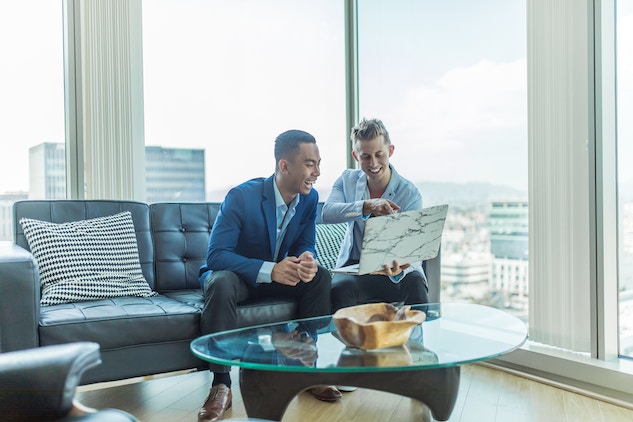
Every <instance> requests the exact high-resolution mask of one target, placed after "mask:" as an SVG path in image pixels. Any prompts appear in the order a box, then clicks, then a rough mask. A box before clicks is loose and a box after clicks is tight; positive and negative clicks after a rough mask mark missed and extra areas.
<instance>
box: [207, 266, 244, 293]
mask: <svg viewBox="0 0 633 422" xmlns="http://www.w3.org/2000/svg"><path fill="white" fill-rule="evenodd" d="M238 283H241V280H240V278H239V277H238V276H237V274H235V273H234V272H231V271H213V272H212V273H210V274H209V275H207V276H206V277H205V279H204V284H203V285H204V295H205V296H211V295H213V296H216V297H217V296H223V297H227V296H230V295H235V294H237V287H238Z"/></svg>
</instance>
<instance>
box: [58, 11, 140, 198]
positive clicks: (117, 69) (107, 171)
mask: <svg viewBox="0 0 633 422" xmlns="http://www.w3.org/2000/svg"><path fill="white" fill-rule="evenodd" d="M67 1H68V3H72V5H73V7H74V8H75V10H76V14H75V17H76V19H75V20H74V37H75V38H74V46H75V51H76V52H77V53H78V57H80V61H79V65H78V66H76V67H75V69H76V72H75V75H74V76H75V78H76V79H77V80H76V83H75V84H74V87H75V89H76V90H77V91H78V92H77V93H76V94H75V98H76V99H78V101H77V104H76V106H77V108H78V109H80V110H79V111H78V112H77V114H76V116H77V122H76V128H77V130H76V152H77V154H80V153H81V152H83V169H84V171H83V176H84V177H85V179H84V180H83V183H81V182H82V181H81V180H78V181H77V182H76V183H77V184H79V185H83V184H85V189H86V190H85V198H90V199H135V200H144V199H145V149H144V144H145V140H144V129H143V89H142V85H143V79H142V70H143V69H142V40H141V0H84V1H73V0H67ZM70 149H71V151H73V150H75V148H72V144H71V148H70ZM78 159H81V156H79V158H78ZM78 167H79V168H81V165H79V166H78ZM78 179H81V175H80V176H78ZM78 196H80V194H78Z"/></svg>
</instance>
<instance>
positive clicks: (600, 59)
mask: <svg viewBox="0 0 633 422" xmlns="http://www.w3.org/2000/svg"><path fill="white" fill-rule="evenodd" d="M133 1H138V2H140V1H141V0H133ZM539 1H549V0H534V1H527V2H526V3H528V6H527V9H528V12H527V13H528V19H529V20H531V21H532V24H536V25H538V20H539V18H540V16H539V15H538V14H537V13H534V9H533V3H538V2H539ZM567 1H570V0H567ZM582 4H584V5H586V7H587V10H588V12H587V15H588V16H589V18H590V20H589V22H577V23H578V24H580V25H586V26H587V33H586V34H585V35H587V36H586V40H585V42H586V43H587V53H588V60H589V63H588V65H589V69H590V71H589V78H588V81H587V92H586V95H587V98H588V101H589V110H588V111H587V112H588V115H589V116H590V118H589V122H588V125H589V127H588V129H587V130H588V133H589V136H588V138H589V139H588V147H589V156H590V159H589V161H588V162H587V163H575V164H577V165H586V166H587V170H588V172H589V180H588V181H586V182H580V183H586V184H585V185H584V189H588V191H589V192H588V195H589V204H588V209H589V222H590V224H589V225H590V226H589V239H588V241H589V245H590V251H589V256H588V259H589V260H590V268H591V271H590V297H591V298H593V299H592V300H591V301H590V310H589V312H590V323H591V328H590V330H591V356H582V355H578V354H574V353H567V352H563V351H559V350H551V349H549V348H547V347H543V346H539V345H535V344H531V343H530V342H528V343H527V344H526V345H524V346H523V347H522V348H520V349H519V350H517V351H515V352H513V353H512V354H509V355H507V356H505V357H502V358H499V359H495V360H493V361H492V363H494V364H497V365H500V366H503V367H506V368H509V369H516V370H520V371H523V372H526V373H531V374H535V375H538V376H540V377H542V378H543V379H547V380H550V381H554V382H564V383H566V384H568V385H574V386H577V387H578V388H583V389H585V390H590V391H593V392H595V393H596V394H603V395H605V396H608V397H611V398H615V399H622V400H625V401H631V397H633V363H632V362H631V361H629V360H627V359H621V358H618V357H617V350H618V345H617V344H618V329H617V321H618V299H617V259H616V258H615V257H616V256H617V253H614V251H615V252H617V244H618V242H617V236H618V234H617V223H616V222H617V206H616V199H617V195H616V179H615V177H616V172H614V169H617V166H616V164H617V163H616V157H617V155H616V145H615V126H614V124H615V91H614V86H615V82H614V80H613V78H612V75H614V69H615V68H614V62H615V56H614V54H615V53H614V49H613V43H614V40H613V38H614V33H615V21H614V20H615V16H614V13H613V10H614V8H615V6H614V4H615V1H614V0H584V2H583V3H582ZM79 5H80V0H64V46H65V47H64V66H65V82H66V86H65V99H66V101H65V108H66V151H67V161H66V162H67V184H68V188H67V192H68V196H69V198H70V199H83V197H84V177H83V173H84V162H83V155H84V154H83V147H82V142H81V139H80V136H81V135H80V134H81V132H82V108H81V104H82V98H81V81H79V80H78V78H77V73H78V69H80V65H81V61H82V56H81V54H80V49H79V48H78V45H79V41H78V34H79V32H80V29H81V27H80V24H79V22H78V20H77V9H78V8H79ZM357 5H358V3H357V0H345V2H344V7H345V8H346V11H345V16H346V22H345V32H346V48H345V50H346V69H345V72H346V85H347V86H346V110H347V113H346V124H347V126H348V127H347V130H348V133H349V130H350V129H351V126H352V124H353V123H354V122H355V121H356V119H357V117H358V57H357V55H358V49H357V37H358V34H357V22H356V19H357V16H356V10H357ZM138 30H139V31H140V28H138ZM545 58H546V57H545V56H544V55H543V56H542V57H540V59H545ZM141 68H142V66H141ZM574 71H576V70H574ZM141 77H142V76H141ZM134 119H140V120H141V121H140V123H141V124H142V113H141V114H140V115H138V114H135V115H134ZM141 138H142V137H141ZM343 138H344V139H347V134H345V136H344V137H343ZM140 142H141V145H144V139H140ZM347 143H348V144H349V142H347ZM349 155H350V154H348V160H349V161H348V165H349V167H353V166H354V163H353V161H352V160H351V158H350V157H349ZM135 177H140V176H138V175H137V176H135ZM140 183H143V181H140ZM581 187H582V186H581ZM531 191H532V190H531ZM545 194H546V193H545V192H533V195H534V196H533V197H535V198H538V197H539V195H541V196H542V195H545ZM530 229H531V230H532V227H531V228H530ZM580 288H584V287H583V286H580Z"/></svg>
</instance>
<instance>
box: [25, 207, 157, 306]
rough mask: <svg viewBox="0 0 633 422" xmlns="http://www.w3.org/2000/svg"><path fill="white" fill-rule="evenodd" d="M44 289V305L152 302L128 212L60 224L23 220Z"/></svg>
mask: <svg viewBox="0 0 633 422" xmlns="http://www.w3.org/2000/svg"><path fill="white" fill-rule="evenodd" d="M20 224H21V225H22V229H23V230H24V235H25V237H26V239H27V241H28V243H29V247H30V249H31V253H32V254H33V256H35V259H36V260H37V264H38V266H39V272H40V282H41V286H42V297H41V305H42V306H45V305H56V304H61V303H69V302H80V301H86V300H96V299H107V298H113V297H121V296H139V297H150V296H155V295H156V294H157V293H155V292H153V291H152V290H151V289H150V287H149V285H148V284H147V281H146V280H145V278H144V277H143V272H142V270H141V264H140V260H139V255H138V245H137V242H136V235H135V233H134V222H133V221H132V214H131V213H130V212H129V211H126V212H122V213H119V214H116V215H112V216H107V217H99V218H94V219H90V220H81V221H73V222H69V223H62V224H56V223H51V222H48V221H40V220H33V219H30V218H22V219H20Z"/></svg>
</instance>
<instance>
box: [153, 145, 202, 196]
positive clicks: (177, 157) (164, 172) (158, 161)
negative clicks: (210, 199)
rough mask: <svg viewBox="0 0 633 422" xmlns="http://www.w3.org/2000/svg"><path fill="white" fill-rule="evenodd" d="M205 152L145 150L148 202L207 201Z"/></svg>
mask: <svg viewBox="0 0 633 422" xmlns="http://www.w3.org/2000/svg"><path fill="white" fill-rule="evenodd" d="M204 170H205V164H204V150H203V149H190V148H163V147H152V146H146V147H145V192H146V195H147V202H150V203H151V202H160V201H178V202H182V201H204V200H205V197H206V193H205V186H206V185H205V179H204V173H205V171H204Z"/></svg>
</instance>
